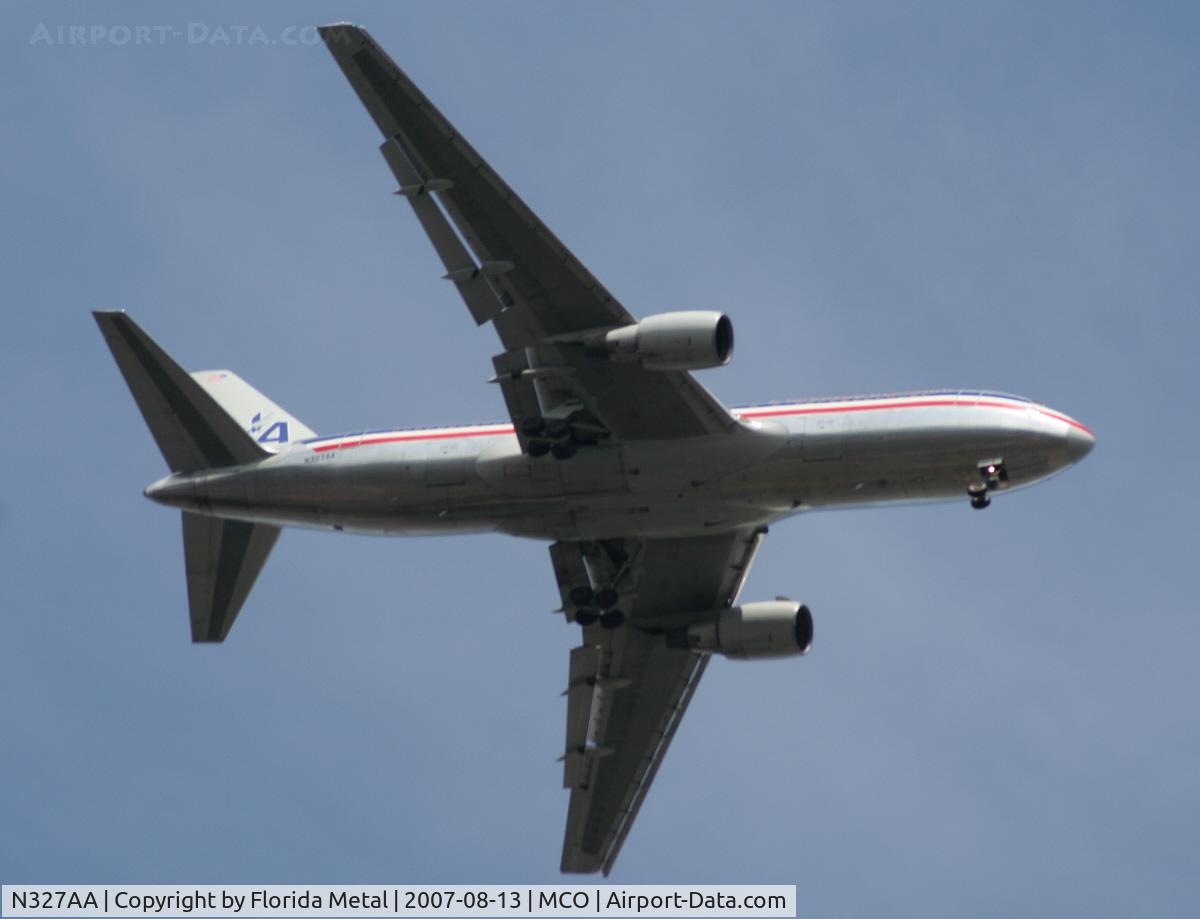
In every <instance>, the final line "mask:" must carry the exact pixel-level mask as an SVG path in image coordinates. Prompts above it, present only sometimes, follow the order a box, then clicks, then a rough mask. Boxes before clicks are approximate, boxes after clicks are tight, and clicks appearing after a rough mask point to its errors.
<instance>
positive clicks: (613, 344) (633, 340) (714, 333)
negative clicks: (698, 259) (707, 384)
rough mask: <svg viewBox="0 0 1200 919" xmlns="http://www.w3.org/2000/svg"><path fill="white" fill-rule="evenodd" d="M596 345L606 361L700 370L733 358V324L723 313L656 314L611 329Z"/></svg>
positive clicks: (726, 362)
mask: <svg viewBox="0 0 1200 919" xmlns="http://www.w3.org/2000/svg"><path fill="white" fill-rule="evenodd" d="M596 345H597V346H599V349H601V350H603V351H604V352H605V353H606V354H607V355H608V358H609V360H613V361H630V362H638V363H640V364H641V365H642V366H643V367H646V368H647V369H649V370H703V369H704V368H706V367H721V366H723V365H725V364H728V363H729V359H730V358H731V357H733V323H732V322H730V321H729V317H728V316H726V315H725V314H724V313H717V312H711V311H705V310H686V311H683V312H679V313H660V314H659V315H657V316H647V317H646V318H645V319H643V320H642V321H641V322H637V323H634V324H633V325H627V326H622V327H621V328H618V329H613V330H612V331H610V332H607V333H605V335H604V337H603V338H602V339H600V340H599V341H598V342H596Z"/></svg>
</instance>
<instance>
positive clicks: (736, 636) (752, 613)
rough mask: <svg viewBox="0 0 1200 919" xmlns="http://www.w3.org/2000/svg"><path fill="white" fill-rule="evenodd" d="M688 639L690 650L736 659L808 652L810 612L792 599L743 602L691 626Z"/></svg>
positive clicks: (810, 644) (810, 623)
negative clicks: (710, 618) (713, 617)
mask: <svg viewBox="0 0 1200 919" xmlns="http://www.w3.org/2000/svg"><path fill="white" fill-rule="evenodd" d="M687 640H688V647H690V648H691V649H692V650H693V651H708V652H712V653H714V654H723V655H725V656H726V657H732V658H737V659H739V660H750V659H752V658H758V657H790V656H792V655H797V654H807V653H808V651H809V649H810V648H811V647H812V640H813V619H812V613H811V612H810V611H809V608H808V607H807V606H805V605H804V604H803V603H795V602H793V601H791V600H771V601H767V602H763V603H746V604H743V605H742V606H733V607H730V608H729V609H725V610H721V613H720V615H719V616H718V617H717V618H716V619H713V620H710V621H708V622H701V623H697V624H696V625H693V626H691V627H690V628H689V629H688V630H687Z"/></svg>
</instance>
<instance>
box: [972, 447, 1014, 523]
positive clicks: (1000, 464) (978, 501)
mask: <svg viewBox="0 0 1200 919" xmlns="http://www.w3.org/2000/svg"><path fill="white" fill-rule="evenodd" d="M978 469H979V481H978V482H972V483H971V484H970V485H968V486H967V497H968V498H970V499H971V507H973V508H975V509H976V510H979V511H981V510H983V509H984V508H985V507H987V506H988V505H989V504H991V503H992V499H991V498H990V497H988V492H990V491H996V490H997V489H1000V488H1008V470H1007V469H1005V468H1004V460H1002V459H989V460H983V461H982V462H981V463H979V465H978Z"/></svg>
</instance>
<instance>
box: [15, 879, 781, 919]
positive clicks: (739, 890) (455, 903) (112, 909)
mask: <svg viewBox="0 0 1200 919" xmlns="http://www.w3.org/2000/svg"><path fill="white" fill-rule="evenodd" d="M0 914H2V915H4V916H13V917H16V916H93V917H100V916H141V917H168V916H171V917H175V916H183V917H194V916H355V917H371V916H411V917H414V919H416V917H422V916H481V917H482V916H574V915H580V916H795V915H796V888H795V885H791V884H701V885H692V886H679V885H668V884H639V885H631V886H627V887H622V886H620V885H617V884H599V885H597V884H591V885H588V884H580V885H577V886H573V885H571V886H569V885H541V886H534V887H530V886H521V885H516V884H514V885H509V886H498V885H495V884H445V885H441V886H438V885H432V884H423V885H419V886H412V885H409V886H405V887H393V886H384V885H367V886H356V887H333V886H326V885H315V886H301V885H290V884H275V885H262V886H256V885H253V884H243V885H237V886H229V887H225V886H220V885H215V884H207V885H197V886H171V885H164V884H130V885H120V884H108V885H91V886H83V885H45V886H42V885H36V884H5V885H4V887H3V903H2V904H0Z"/></svg>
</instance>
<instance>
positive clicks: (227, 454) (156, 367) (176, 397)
mask: <svg viewBox="0 0 1200 919" xmlns="http://www.w3.org/2000/svg"><path fill="white" fill-rule="evenodd" d="M92 315H93V316H94V317H95V318H96V324H97V325H99V326H100V331H101V333H103V335H104V340H105V341H106V342H107V343H108V347H109V350H110V351H112V354H113V357H114V358H116V361H117V367H118V368H119V369H120V371H121V375H122V376H123V377H125V382H126V384H128V386H129V391H130V392H131V393H133V398H134V400H135V401H136V402H137V405H138V408H139V409H141V412H142V417H143V418H145V419H146V424H147V425H148V426H149V427H150V433H151V434H152V435H154V440H155V441H156V442H157V443H158V449H159V450H161V451H162V455H163V458H164V459H165V460H166V461H167V465H168V466H170V467H171V471H172V472H195V471H196V470H198V469H210V468H213V467H219V466H237V465H240V464H242V463H252V462H255V461H256V460H260V459H262V458H263V457H264V456H266V455H267V451H266V450H264V449H262V447H260V446H259V445H258V444H256V443H255V442H254V439H253V438H252V437H251V436H250V435H249V434H248V433H246V431H243V430H242V428H241V426H240V425H239V424H238V423H237V422H236V421H235V420H234V419H233V418H231V417H230V416H229V415H228V414H226V412H225V411H224V410H223V409H222V408H221V406H220V405H218V404H217V402H216V400H215V399H213V397H212V396H210V395H209V394H208V393H207V392H205V390H204V387H202V386H201V385H200V384H199V383H197V382H196V381H195V380H194V379H192V377H191V376H190V375H189V374H188V372H187V371H186V370H184V369H183V368H182V367H180V366H179V364H177V363H176V362H175V361H174V360H173V359H172V358H171V356H170V355H169V354H167V352H165V351H164V350H163V349H162V348H160V347H159V346H158V343H157V342H155V341H154V339H152V338H151V337H150V336H149V335H147V334H146V333H145V331H143V330H142V328H141V327H140V326H139V325H138V324H137V323H136V322H134V321H133V320H132V319H130V318H129V316H128V315H127V314H126V313H125V312H124V310H115V311H98V312H95V313H93V314H92Z"/></svg>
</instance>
